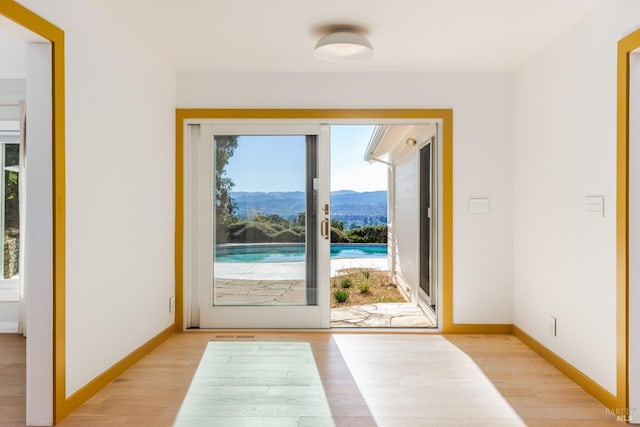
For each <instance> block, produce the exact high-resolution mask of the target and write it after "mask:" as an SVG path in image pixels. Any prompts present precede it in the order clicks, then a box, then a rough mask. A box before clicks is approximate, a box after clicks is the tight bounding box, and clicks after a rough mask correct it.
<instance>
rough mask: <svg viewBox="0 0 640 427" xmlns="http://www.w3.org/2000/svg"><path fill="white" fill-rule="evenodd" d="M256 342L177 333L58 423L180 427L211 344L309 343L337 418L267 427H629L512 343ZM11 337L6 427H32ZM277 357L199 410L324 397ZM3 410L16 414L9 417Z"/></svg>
mask: <svg viewBox="0 0 640 427" xmlns="http://www.w3.org/2000/svg"><path fill="white" fill-rule="evenodd" d="M246 335H252V336H253V337H252V338H242V339H235V338H234V335H232V334H227V333H220V332H211V333H205V332H199V333H181V334H176V335H174V336H172V337H170V338H169V339H168V340H167V341H166V342H165V343H163V344H162V345H161V346H159V347H158V348H157V349H156V350H154V351H153V352H152V353H151V354H150V355H148V356H147V357H145V358H144V359H143V360H141V361H140V362H139V363H138V364H136V365H135V366H134V367H132V368H131V369H129V370H128V371H127V372H125V373H124V374H123V375H122V376H121V377H119V378H118V379H116V380H115V381H114V382H113V383H111V384H110V385H109V386H108V387H106V388H105V389H103V390H102V391H100V392H99V393H98V394H97V395H96V396H94V397H93V398H92V399H90V400H89V401H88V402H86V403H85V404H84V405H82V406H81V407H80V408H78V410H76V411H75V412H74V413H73V414H71V415H70V416H69V417H67V418H66V419H65V420H63V422H62V423H61V424H60V425H61V426H63V427H64V426H66V427H68V426H82V427H85V426H135V427H139V426H154V427H155V426H160V427H162V426H172V425H173V424H174V421H175V419H176V416H177V414H178V413H179V411H180V410H181V408H182V407H183V401H184V399H185V396H186V395H187V393H188V390H189V387H190V386H192V381H193V378H194V374H195V372H196V370H197V369H198V367H199V364H200V362H201V359H202V355H203V353H204V351H205V348H206V346H207V344H208V343H209V342H211V341H224V342H227V341H228V342H238V341H242V342H247V341H266V342H275V343H281V344H282V343H284V342H300V343H309V345H310V346H311V349H312V352H313V359H314V362H315V366H316V367H317V371H318V373H319V376H320V385H321V386H322V389H323V390H324V393H325V395H326V400H327V402H328V404H329V408H330V411H331V418H332V419H331V420H329V419H327V418H326V417H322V416H306V417H296V416H292V417H278V416H267V417H264V419H263V421H262V422H261V423H260V426H261V427H265V426H269V425H278V427H279V426H286V425H288V424H287V423H289V422H293V420H294V419H295V420H297V421H296V424H295V425H300V426H323V425H333V424H332V423H335V425H337V426H345V427H349V426H357V427H368V426H376V425H378V426H390V427H403V426H412V427H414V426H436V425H438V426H440V425H442V426H465V425H467V426H522V425H528V426H534V427H547V426H566V427H572V426H576V427H577V426H581V427H582V426H584V427H596V426H619V425H621V424H620V423H619V422H616V420H615V418H614V417H612V416H611V415H607V413H606V411H605V408H604V407H603V406H602V405H601V404H600V403H599V402H597V401H596V400H595V399H593V398H592V397H591V396H589V395H588V394H587V393H586V392H585V391H584V390H582V389H581V388H580V387H579V386H578V385H576V384H575V383H573V382H572V381H571V380H569V379H568V378H567V377H565V376H564V375H563V374H561V373H560V372H559V371H557V370H556V369H555V368H554V367H553V366H552V365H550V364H549V363H548V362H546V361H545V360H543V359H542V358H541V357H540V356H538V355H537V354H536V353H535V352H533V351H532V350H531V349H529V348H528V347H527V346H525V345H524V344H523V343H522V342H520V341H519V340H518V339H517V338H516V337H513V336H510V335H453V336H439V335H420V334H401V333H395V334H349V333H340V334H330V333H293V332H292V333H286V332H282V333H278V332H276V333H265V332H248V333H247V334H246ZM2 338H4V337H2V336H0V361H1V362H0V372H2V375H3V377H2V378H3V380H4V379H5V378H6V379H7V381H6V382H5V381H2V382H0V425H2V426H5V425H7V426H14V425H16V426H17V425H24V416H22V418H21V420H22V421H19V420H18V421H16V419H14V418H10V417H13V416H15V415H16V414H24V403H23V399H24V384H23V383H21V382H20V378H24V339H22V338H20V339H19V340H18V339H15V338H16V337H13V338H14V341H13V344H10V345H9V344H8V345H5V341H3V340H2ZM20 345H22V346H23V347H22V354H21V356H20V357H21V358H20V357H18V358H17V359H16V358H15V356H7V355H6V354H5V353H6V352H7V351H8V350H7V349H8V348H9V347H11V346H16V347H15V348H14V349H13V350H15V353H16V354H20ZM283 345H285V346H286V344H283ZM272 356H274V357H275V358H276V359H277V362H276V363H275V366H273V365H265V364H263V362H264V361H263V360H261V359H260V358H255V357H249V356H246V355H245V356H238V357H237V360H236V361H237V362H238V364H239V365H241V366H244V367H243V368H240V369H241V372H245V374H246V375H245V376H244V378H245V379H244V380H242V379H240V380H234V381H240V382H243V381H244V382H245V385H247V384H248V382H250V381H254V380H255V381H257V384H253V385H251V387H253V388H247V389H245V390H243V391H242V392H241V393H240V392H238V393H239V394H238V393H236V395H234V393H235V392H234V391H233V390H232V388H228V390H225V388H224V387H222V388H220V387H217V386H216V387H212V386H211V384H216V382H217V383H218V384H219V383H220V382H221V381H222V382H224V381H225V380H224V377H221V376H216V375H214V376H211V377H208V378H204V379H202V383H199V384H197V385H196V387H200V388H202V391H203V394H202V396H201V398H200V399H201V403H204V404H206V403H207V399H209V398H210V399H213V400H212V401H215V399H220V395H221V394H224V395H225V397H224V399H227V401H228V402H227V403H229V402H231V403H233V405H235V408H234V411H235V410H237V409H238V407H242V405H243V403H246V402H251V401H252V400H255V399H256V396H259V398H262V399H265V398H266V397H269V396H270V397H278V396H281V395H282V396H285V395H287V390H285V389H284V388H282V387H292V388H291V389H289V390H288V391H289V392H291V391H295V392H296V393H297V396H296V397H295V398H294V399H293V402H294V404H293V405H292V406H293V407H295V403H296V402H303V401H304V399H305V396H308V395H312V394H313V393H314V392H315V391H318V390H319V389H315V390H312V389H306V391H304V390H305V389H304V387H309V386H311V383H310V382H309V381H306V380H303V381H301V380H299V379H298V380H292V376H290V377H287V373H288V372H292V373H295V374H296V375H299V374H304V373H305V372H307V371H306V368H301V367H300V366H297V367H296V365H299V364H300V363H302V362H304V361H305V360H306V359H304V358H302V359H299V358H297V356H294V357H291V355H288V356H282V357H281V358H280V359H278V355H277V354H272ZM12 357H14V358H13V359H12ZM298 362H300V363H298ZM265 366H271V368H270V369H272V368H273V369H274V372H275V371H279V372H281V373H282V374H283V375H284V376H283V377H282V378H283V383H282V384H280V385H278V384H268V383H267V382H266V381H267V380H264V383H263V384H260V381H261V379H260V378H263V379H264V377H265V376H264V375H263V376H262V377H261V375H262V372H261V369H262V370H264V369H265ZM7 369H9V370H7ZM11 370H13V373H11ZM21 370H22V371H21ZM20 371H21V372H22V373H20ZM241 375H243V374H241ZM14 378H15V382H14ZM240 378H243V377H242V376H240ZM287 379H288V380H290V382H289V383H287V382H286V381H287ZM207 382H209V384H208V383H207ZM230 382H231V381H230ZM291 382H292V383H291ZM295 387H298V388H295ZM242 393H248V394H245V395H243V394H242ZM3 399H4V400H3ZM16 399H17V400H16ZM20 399H22V402H19V400H20ZM222 403H224V401H222ZM3 411H4V413H5V415H7V416H5V417H4V418H3ZM9 415H10V417H9ZM209 415H210V414H207V413H204V414H201V416H194V417H193V419H191V421H192V425H198V426H206V425H216V426H218V425H224V424H221V423H220V421H221V418H217V419H215V420H217V423H213V420H214V419H213V418H211V417H209ZM224 415H226V417H227V418H226V420H224V421H228V422H229V425H234V426H235V425H242V424H243V423H244V424H246V425H250V424H249V423H250V422H254V421H255V419H251V420H248V419H245V418H243V417H242V416H237V417H232V416H231V415H234V414H232V413H229V412H227V413H226V414H224ZM20 422H21V423H22V424H20ZM323 423H324V424H323ZM182 425H188V423H186V422H185V423H183V424H182ZM292 425H294V424H292Z"/></svg>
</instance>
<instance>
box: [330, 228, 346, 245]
mask: <svg viewBox="0 0 640 427" xmlns="http://www.w3.org/2000/svg"><path fill="white" fill-rule="evenodd" d="M331 243H349V237H348V236H347V235H346V234H345V233H344V231H342V230H340V229H339V228H336V227H331Z"/></svg>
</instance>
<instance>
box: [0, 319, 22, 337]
mask: <svg viewBox="0 0 640 427" xmlns="http://www.w3.org/2000/svg"><path fill="white" fill-rule="evenodd" d="M17 333H18V322H0V334H17Z"/></svg>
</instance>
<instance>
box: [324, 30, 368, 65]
mask: <svg viewBox="0 0 640 427" xmlns="http://www.w3.org/2000/svg"><path fill="white" fill-rule="evenodd" d="M372 53H373V47H371V43H369V40H367V39H366V38H365V37H364V36H362V35H360V34H358V33H356V32H355V31H354V30H352V29H350V28H343V29H337V30H333V31H332V32H330V33H329V34H327V35H325V36H324V37H322V38H321V39H320V40H318V43H317V44H316V56H317V57H318V58H320V59H324V60H326V61H345V60H351V59H364V58H368V57H369V56H371V54H372Z"/></svg>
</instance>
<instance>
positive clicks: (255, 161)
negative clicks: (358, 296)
mask: <svg viewBox="0 0 640 427" xmlns="http://www.w3.org/2000/svg"><path fill="white" fill-rule="evenodd" d="M194 129H195V128H194ZM322 129H323V128H322V126H320V125H296V124H287V125H256V124H228V125H215V124H214V125H198V126H197V131H196V130H193V132H192V137H191V139H192V141H195V143H194V144H193V146H191V147H189V148H187V150H186V152H185V159H186V164H185V170H187V180H188V182H189V184H188V185H187V188H186V189H185V190H186V195H185V197H186V199H187V203H186V204H188V206H190V208H189V209H190V211H188V212H185V213H186V217H187V218H188V220H187V224H186V229H187V244H186V246H187V248H188V249H187V252H189V254H188V255H187V258H186V261H187V264H188V266H189V267H188V270H187V276H186V277H185V280H186V281H187V282H189V281H190V282H191V286H190V289H191V290H192V296H191V301H192V303H191V305H190V312H189V313H188V317H189V320H188V324H190V325H191V326H192V327H194V326H198V327H200V328H326V327H329V318H330V317H329V315H330V313H329V289H328V283H329V280H328V276H329V245H330V242H329V236H328V229H329V228H328V227H327V226H326V225H327V224H328V207H327V210H324V209H321V207H324V206H325V205H327V206H328V203H329V183H328V174H323V173H322V171H323V170H325V169H326V170H328V164H329V153H328V150H329V142H328V135H329V132H328V127H327V129H326V130H324V131H323V130H322ZM325 212H326V213H325ZM325 222H326V224H325ZM322 230H324V231H325V235H323V234H322V233H321V231H322ZM318 284H323V286H319V285H318ZM194 301H197V302H196V303H194Z"/></svg>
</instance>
